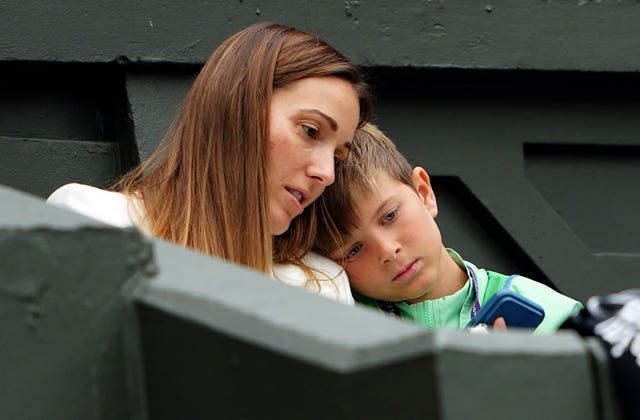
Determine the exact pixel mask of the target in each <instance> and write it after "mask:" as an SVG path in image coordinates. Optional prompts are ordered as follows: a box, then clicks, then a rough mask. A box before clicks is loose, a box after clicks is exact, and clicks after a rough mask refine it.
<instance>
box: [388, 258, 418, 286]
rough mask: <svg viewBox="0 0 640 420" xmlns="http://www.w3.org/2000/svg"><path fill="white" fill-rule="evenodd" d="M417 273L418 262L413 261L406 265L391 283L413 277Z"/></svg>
mask: <svg viewBox="0 0 640 420" xmlns="http://www.w3.org/2000/svg"><path fill="white" fill-rule="evenodd" d="M416 271H418V260H415V261H413V262H411V263H410V264H408V265H407V266H406V267H405V268H404V269H403V270H402V271H401V272H400V273H398V274H397V275H396V276H395V277H394V278H393V280H392V281H402V280H406V279H408V278H409V277H411V276H413V275H414V274H415V272H416Z"/></svg>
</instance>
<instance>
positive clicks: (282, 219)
mask: <svg viewBox="0 0 640 420" xmlns="http://www.w3.org/2000/svg"><path fill="white" fill-rule="evenodd" d="M359 115H360V107H359V102H358V95H357V94H356V91H355V89H354V87H353V86H352V85H351V83H349V82H347V81H345V80H343V79H340V78H337V77H333V76H328V77H311V78H307V79H302V80H298V81H296V82H293V83H290V84H288V85H287V86H285V87H282V88H278V89H276V90H275V91H274V92H273V96H272V98H271V105H270V108H269V162H268V167H267V177H268V179H267V195H268V200H269V221H270V224H271V233H272V234H273V235H280V234H282V233H284V232H286V230H287V229H288V228H289V224H290V223H291V220H293V218H294V217H296V216H298V215H299V214H300V213H302V211H303V210H304V208H305V207H306V206H308V205H309V204H310V203H312V202H313V201H314V200H315V199H317V198H318V197H319V196H320V194H322V192H323V191H324V189H325V187H326V186H327V185H330V184H331V183H332V182H333V179H334V172H333V167H334V163H335V160H342V159H344V158H345V157H346V156H347V154H348V153H349V145H350V143H351V139H352V138H353V135H354V133H355V131H356V128H357V126H358V119H359Z"/></svg>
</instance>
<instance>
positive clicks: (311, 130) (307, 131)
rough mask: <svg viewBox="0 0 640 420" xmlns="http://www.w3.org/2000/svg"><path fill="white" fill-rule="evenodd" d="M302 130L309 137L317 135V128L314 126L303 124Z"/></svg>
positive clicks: (313, 137)
mask: <svg viewBox="0 0 640 420" xmlns="http://www.w3.org/2000/svg"><path fill="white" fill-rule="evenodd" d="M302 130H303V131H304V133H305V134H306V135H307V136H309V137H311V138H312V139H315V138H317V137H318V130H317V129H316V128H315V127H312V126H310V125H303V126H302Z"/></svg>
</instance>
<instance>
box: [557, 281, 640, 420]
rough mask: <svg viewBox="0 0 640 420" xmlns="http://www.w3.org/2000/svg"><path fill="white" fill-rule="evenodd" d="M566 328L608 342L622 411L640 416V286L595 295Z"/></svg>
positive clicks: (571, 319) (632, 416)
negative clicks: (608, 293) (613, 292)
mask: <svg viewBox="0 0 640 420" xmlns="http://www.w3.org/2000/svg"><path fill="white" fill-rule="evenodd" d="M564 327H567V328H573V329H575V330H576V331H578V333H579V334H580V335H582V336H595V337H598V338H599V339H600V340H601V341H602V342H603V343H604V344H605V346H606V348H607V350H608V351H609V361H610V366H611V372H612V375H613V381H614V384H615V387H616V391H617V394H618V396H619V398H620V406H621V409H622V414H623V416H624V418H625V419H629V420H631V419H633V420H636V419H640V403H639V402H638V400H637V399H638V396H639V395H640V289H629V290H625V291H622V292H619V293H615V294H611V295H605V296H594V297H591V298H589V300H587V304H586V305H585V308H584V309H582V310H580V311H579V312H577V313H575V314H574V315H573V316H572V317H571V318H570V319H569V320H568V321H567V323H565V325H564Z"/></svg>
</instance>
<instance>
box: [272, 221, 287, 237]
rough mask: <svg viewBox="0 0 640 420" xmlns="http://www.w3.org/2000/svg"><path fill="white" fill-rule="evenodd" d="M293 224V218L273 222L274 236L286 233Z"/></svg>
mask: <svg viewBox="0 0 640 420" xmlns="http://www.w3.org/2000/svg"><path fill="white" fill-rule="evenodd" d="M290 225H291V219H288V220H286V221H285V220H279V221H277V222H275V223H274V222H273V221H272V222H271V234H272V235H273V236H278V235H282V234H283V233H285V232H286V231H287V230H288V229H289V226H290Z"/></svg>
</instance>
